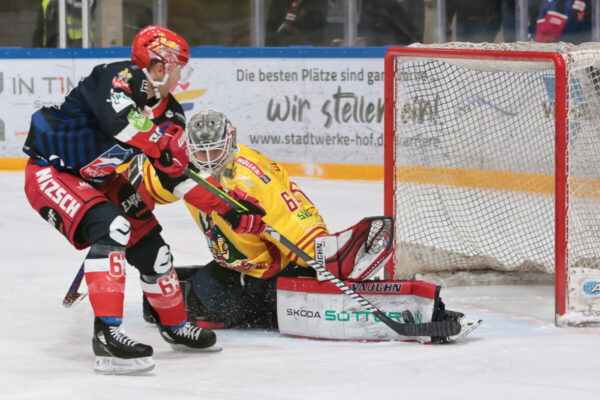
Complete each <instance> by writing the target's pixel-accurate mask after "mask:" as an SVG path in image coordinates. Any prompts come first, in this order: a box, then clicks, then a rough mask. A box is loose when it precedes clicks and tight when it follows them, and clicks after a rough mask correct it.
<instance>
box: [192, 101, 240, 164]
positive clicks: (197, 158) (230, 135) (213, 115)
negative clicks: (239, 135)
mask: <svg viewBox="0 0 600 400" xmlns="http://www.w3.org/2000/svg"><path fill="white" fill-rule="evenodd" d="M187 134H188V148H189V151H190V161H191V162H192V163H193V164H194V165H195V166H196V167H198V168H200V169H201V170H203V171H206V172H208V173H209V174H211V175H219V174H220V172H221V169H222V168H223V166H224V165H226V164H227V163H228V162H229V161H230V160H231V158H232V157H233V155H234V154H235V152H236V151H237V146H236V140H235V139H236V138H235V128H234V127H233V125H232V124H231V122H229V120H228V119H227V117H226V116H225V115H224V114H223V113H220V112H219V111H215V110H202V111H200V112H198V113H197V114H196V115H194V116H193V117H192V119H190V122H189V123H188V126H187Z"/></svg>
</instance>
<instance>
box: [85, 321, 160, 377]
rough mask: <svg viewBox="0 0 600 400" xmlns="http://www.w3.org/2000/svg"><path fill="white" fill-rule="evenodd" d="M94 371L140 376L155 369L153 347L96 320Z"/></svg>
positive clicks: (93, 343)
mask: <svg viewBox="0 0 600 400" xmlns="http://www.w3.org/2000/svg"><path fill="white" fill-rule="evenodd" d="M92 348H93V350H94V354H95V355H96V364H95V366H94V370H95V371H96V372H98V373H101V374H139V373H143V372H147V371H150V370H151V369H152V368H154V360H153V359H152V353H153V351H152V347H150V346H148V345H145V344H142V343H138V342H136V341H135V340H133V339H131V338H129V337H128V336H126V335H125V334H124V333H123V330H122V328H121V327H120V326H111V325H108V324H106V323H104V322H103V321H102V320H101V319H100V318H96V319H95V320H94V337H93V339H92Z"/></svg>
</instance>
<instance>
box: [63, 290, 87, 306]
mask: <svg viewBox="0 0 600 400" xmlns="http://www.w3.org/2000/svg"><path fill="white" fill-rule="evenodd" d="M86 296H87V293H79V292H75V293H67V294H66V295H65V298H64V299H63V302H62V304H63V306H64V307H66V308H70V307H73V306H74V305H77V304H79V303H80V302H81V300H83V299H85V298H86Z"/></svg>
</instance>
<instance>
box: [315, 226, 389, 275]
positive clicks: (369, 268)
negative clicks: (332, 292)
mask: <svg viewBox="0 0 600 400" xmlns="http://www.w3.org/2000/svg"><path fill="white" fill-rule="evenodd" d="M393 232H394V221H393V219H392V218H390V217H369V218H364V219H363V220H361V221H360V222H359V223H357V224H356V225H354V226H352V227H350V228H348V229H346V230H344V231H341V232H337V233H334V234H332V235H326V236H321V237H318V238H316V239H315V259H316V261H317V262H318V263H319V264H321V265H323V266H324V267H325V268H327V270H329V272H331V273H332V274H334V275H335V276H336V277H338V278H340V279H345V280H351V281H364V280H368V279H369V278H371V277H372V276H373V275H375V274H376V273H377V272H378V271H379V270H380V269H381V268H382V267H383V266H384V265H385V264H386V263H387V261H388V260H389V259H390V257H391V256H392V238H393ZM318 278H319V280H325V279H323V278H321V277H318Z"/></svg>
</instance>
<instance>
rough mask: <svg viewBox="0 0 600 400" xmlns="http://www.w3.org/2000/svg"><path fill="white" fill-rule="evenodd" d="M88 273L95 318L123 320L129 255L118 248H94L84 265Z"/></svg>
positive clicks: (87, 277)
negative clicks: (126, 268) (126, 259)
mask: <svg viewBox="0 0 600 400" xmlns="http://www.w3.org/2000/svg"><path fill="white" fill-rule="evenodd" d="M103 254H105V255H104V257H103V256H102V255H103ZM84 270H85V281H86V283H87V286H88V290H89V297H90V303H91V305H92V308H93V310H94V315H96V316H104V317H116V318H122V317H123V299H124V293H125V252H124V251H119V250H116V249H115V248H114V246H105V245H98V244H96V245H93V246H92V249H91V250H90V253H89V254H88V256H87V258H86V259H85V261H84Z"/></svg>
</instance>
